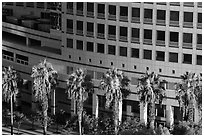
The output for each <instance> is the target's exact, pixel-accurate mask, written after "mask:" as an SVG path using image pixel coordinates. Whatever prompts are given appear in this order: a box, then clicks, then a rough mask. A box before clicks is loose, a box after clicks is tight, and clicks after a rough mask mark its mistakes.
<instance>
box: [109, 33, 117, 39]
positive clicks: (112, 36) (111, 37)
mask: <svg viewBox="0 0 204 137" xmlns="http://www.w3.org/2000/svg"><path fill="white" fill-rule="evenodd" d="M108 39H109V40H116V35H112V34H108Z"/></svg>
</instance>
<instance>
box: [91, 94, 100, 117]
mask: <svg viewBox="0 0 204 137" xmlns="http://www.w3.org/2000/svg"><path fill="white" fill-rule="evenodd" d="M92 102H93V104H92V114H93V115H94V116H95V118H98V112H99V100H98V95H97V94H96V93H94V94H93V96H92Z"/></svg>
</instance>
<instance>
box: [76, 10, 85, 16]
mask: <svg viewBox="0 0 204 137" xmlns="http://www.w3.org/2000/svg"><path fill="white" fill-rule="evenodd" d="M76 15H78V16H84V13H83V11H82V10H77V12H76Z"/></svg>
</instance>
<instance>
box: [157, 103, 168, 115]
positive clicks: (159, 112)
mask: <svg viewBox="0 0 204 137" xmlns="http://www.w3.org/2000/svg"><path fill="white" fill-rule="evenodd" d="M165 111H166V105H161V106H160V105H159V104H156V112H157V114H156V116H159V117H165Z"/></svg>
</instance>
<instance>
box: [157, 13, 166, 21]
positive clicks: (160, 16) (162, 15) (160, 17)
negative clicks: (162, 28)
mask: <svg viewBox="0 0 204 137" xmlns="http://www.w3.org/2000/svg"><path fill="white" fill-rule="evenodd" d="M165 20H166V11H165V10H157V24H158V25H165V24H166V22H165Z"/></svg>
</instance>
